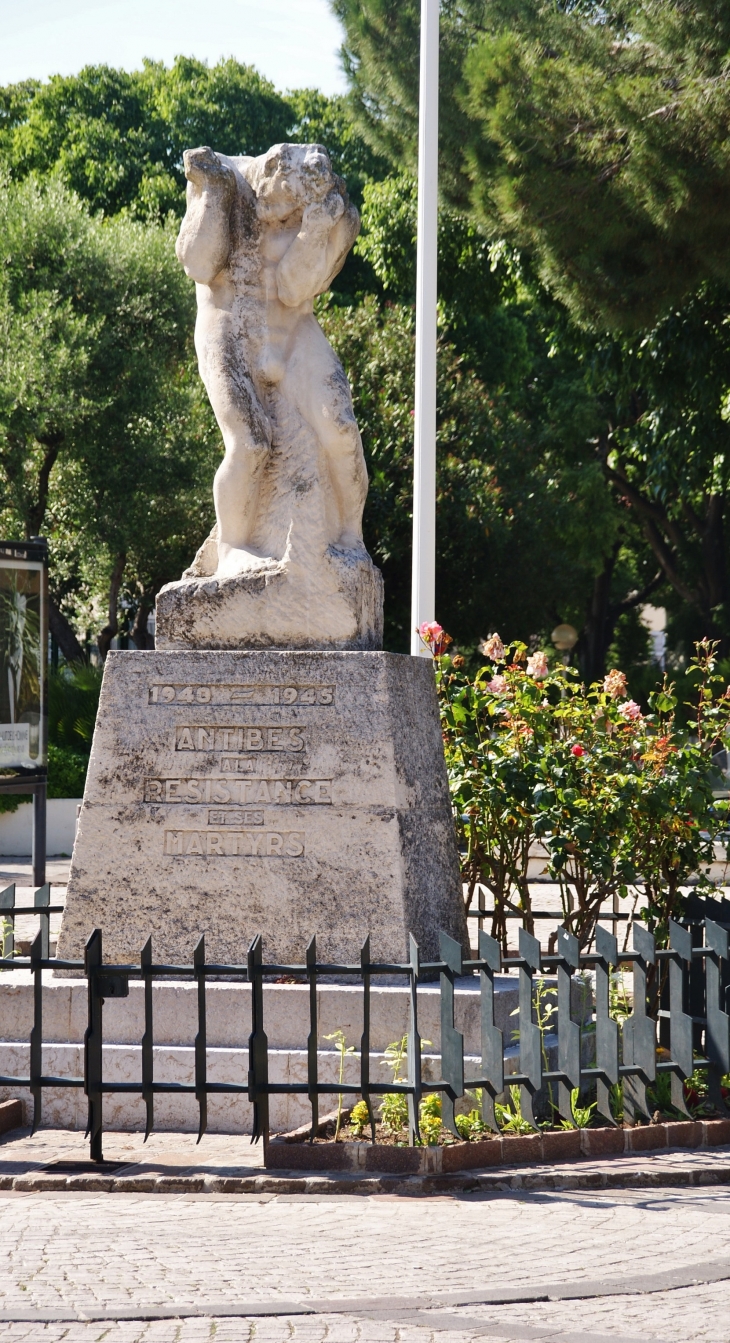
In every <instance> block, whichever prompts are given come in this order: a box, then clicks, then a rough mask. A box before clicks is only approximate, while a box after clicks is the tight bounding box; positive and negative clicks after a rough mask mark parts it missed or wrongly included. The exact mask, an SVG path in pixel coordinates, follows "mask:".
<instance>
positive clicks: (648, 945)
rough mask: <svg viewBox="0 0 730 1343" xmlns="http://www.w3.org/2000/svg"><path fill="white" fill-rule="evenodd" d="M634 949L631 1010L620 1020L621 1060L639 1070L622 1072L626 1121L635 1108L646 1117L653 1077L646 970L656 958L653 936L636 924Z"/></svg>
mask: <svg viewBox="0 0 730 1343" xmlns="http://www.w3.org/2000/svg"><path fill="white" fill-rule="evenodd" d="M633 941H634V951H635V952H636V953H637V955H636V959H635V960H634V1010H633V1012H632V1013H631V1016H630V1017H627V1019H626V1021H625V1022H624V1026H623V1031H622V1043H623V1050H622V1052H623V1060H624V1064H625V1065H629V1066H633V1067H636V1068H639V1069H640V1072H639V1073H638V1074H637V1073H634V1074H632V1075H629V1076H626V1075H624V1079H623V1083H624V1085H623V1092H624V1114H625V1115H626V1117H627V1118H628V1119H629V1120H633V1119H634V1118H635V1117H636V1111H637V1110H638V1111H639V1113H640V1114H643V1115H644V1116H645V1118H646V1119H649V1118H651V1116H650V1114H649V1107H648V1101H647V1099H646V1088H647V1085H648V1084H649V1082H653V1081H654V1079H655V1077H656V1023H655V1022H654V1021H653V1020H652V1018H651V1017H648V1016H647V1014H646V972H647V969H648V967H649V966H650V965H653V964H654V962H655V958H656V953H655V944H654V936H653V934H652V933H650V932H648V931H647V929H646V928H642V926H641V924H640V923H635V924H634V926H633Z"/></svg>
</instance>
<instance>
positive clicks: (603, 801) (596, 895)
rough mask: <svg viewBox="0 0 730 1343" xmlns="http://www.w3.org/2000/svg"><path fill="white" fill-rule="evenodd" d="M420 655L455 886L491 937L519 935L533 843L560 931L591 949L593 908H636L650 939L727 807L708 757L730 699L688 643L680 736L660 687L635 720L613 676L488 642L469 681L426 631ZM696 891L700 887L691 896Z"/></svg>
mask: <svg viewBox="0 0 730 1343" xmlns="http://www.w3.org/2000/svg"><path fill="white" fill-rule="evenodd" d="M422 637H423V638H424V641H425V642H426V643H427V644H428V645H429V647H430V648H431V651H432V653H433V654H434V662H435V668H436V679H437V686H438V692H439V701H440V707H441V722H442V729H443V735H444V746H445V751H446V761H447V767H448V773H449V783H450V788H451V797H452V802H453V807H454V816H455V819H456V825H457V830H458V835H459V840H460V848H461V853H462V863H463V877H464V881H465V883H466V885H467V898H468V900H469V902H471V900H472V898H473V894H474V891H475V889H476V886H477V884H478V883H482V884H483V885H484V886H485V887H486V888H487V889H488V890H489V891H490V892H491V894H492V896H493V899H494V915H493V920H492V933H493V936H495V937H496V938H498V939H499V940H500V941H501V943H502V945H503V946H505V947H506V936H507V919H506V915H507V914H517V915H519V916H520V918H521V919H522V921H523V923H524V926H525V927H526V928H527V929H528V930H529V931H530V932H534V920H533V915H532V900H531V893H530V888H529V883H528V879H527V873H528V858H529V852H530V846H531V845H532V844H533V843H534V842H535V841H536V840H540V841H542V843H543V844H544V845H545V848H546V850H547V854H548V864H547V871H548V875H549V876H550V877H552V878H553V880H554V881H555V882H556V883H557V885H558V887H559V889H560V896H561V901H562V911H563V920H564V924H565V926H566V927H567V928H569V929H570V930H571V931H572V932H573V933H575V935H576V936H577V938H578V940H579V942H580V944H581V946H582V947H584V948H585V947H586V946H588V945H589V944H590V942H591V940H592V937H593V934H594V931H595V926H596V921H597V919H598V916H599V914H600V913H601V911H602V910H603V911H604V912H605V911H606V910H607V908H608V903H609V902H611V903H612V904H613V903H618V902H620V901H626V900H627V898H630V897H634V898H636V897H637V895H638V894H639V893H641V891H642V890H643V891H644V892H645V893H646V897H647V907H646V912H645V917H646V919H647V921H648V924H649V927H650V928H651V929H652V930H653V931H654V932H655V933H656V934H657V936H658V937H659V939H660V940H663V939H664V938H665V935H666V930H667V921H668V919H669V918H670V917H676V916H677V915H678V914H680V913H681V907H682V899H683V896H682V887H683V885H684V884H685V883H686V882H687V880H688V878H689V877H690V876H692V875H693V874H695V873H698V872H700V873H701V869H702V867H703V866H705V865H707V864H708V863H709V862H710V861H711V859H712V856H713V849H712V840H713V836H714V835H715V834H716V833H717V831H718V830H719V829H721V828H722V827H723V826H724V825H726V812H727V804H726V803H724V802H718V801H717V800H716V799H715V797H714V795H713V782H714V780H715V778H716V771H715V767H714V766H713V761H712V756H713V752H714V751H715V750H716V749H717V747H718V745H720V744H724V742H725V739H726V736H727V733H728V726H729V724H730V688H726V687H725V685H724V680H723V678H722V677H720V676H719V675H718V673H717V670H716V646H715V645H713V644H711V643H710V642H708V641H707V640H705V641H703V642H702V643H700V644H698V645H697V649H696V656H695V659H694V661H693V662H692V664H691V668H690V672H691V677H692V681H693V684H694V685H695V688H696V694H695V697H694V703H693V705H692V713H691V721H690V726H689V728H684V727H682V726H680V725H679V723H678V722H677V713H676V711H677V707H678V706H677V698H676V696H675V694H674V687H673V685H672V684H671V682H670V681H669V679H668V677H665V678H664V683H663V684H662V685H661V686H660V687H659V688H658V689H657V690H656V692H655V693H654V694H653V695H652V696H651V700H650V712H649V713H646V714H645V713H643V712H642V710H641V708H640V706H639V705H638V704H636V703H635V702H634V701H633V700H629V699H627V698H626V678H625V676H624V675H623V673H622V672H620V671H618V670H612V671H611V672H609V674H608V675H607V676H606V678H605V680H604V681H603V682H596V683H595V684H593V685H591V686H588V687H587V686H585V685H583V684H582V683H581V681H580V677H579V675H578V673H577V672H576V671H574V670H573V669H572V668H566V667H564V666H562V664H558V665H552V666H551V665H550V663H549V659H548V657H547V656H546V654H545V653H533V654H532V655H531V656H529V657H528V656H527V648H526V646H525V645H524V644H521V643H513V644H511V645H507V646H505V645H504V644H503V642H502V640H501V639H500V638H499V635H496V634H495V635H492V636H491V637H490V638H489V639H487V640H485V641H484V642H483V644H482V645H481V652H482V654H483V656H484V657H485V665H484V666H483V667H482V668H480V670H479V671H478V672H477V674H476V675H475V676H474V677H471V676H469V675H468V674H467V672H466V670H465V668H464V660H463V658H461V657H459V656H458V655H456V656H451V655H449V654H448V653H447V652H446V649H447V647H448V646H449V643H450V641H448V642H447V640H448V636H446V635H445V634H444V631H443V630H442V629H441V627H440V626H437V625H435V624H432V625H430V626H429V627H428V628H426V627H423V629H422ZM708 885H709V883H708V880H707V878H706V877H705V876H702V875H701V876H700V888H702V887H703V886H704V887H705V888H707V887H708Z"/></svg>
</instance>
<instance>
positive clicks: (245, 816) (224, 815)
mask: <svg viewBox="0 0 730 1343" xmlns="http://www.w3.org/2000/svg"><path fill="white" fill-rule="evenodd" d="M263 823H264V813H263V812H262V811H209V812H208V825H239V826H245V827H248V826H250V825H263Z"/></svg>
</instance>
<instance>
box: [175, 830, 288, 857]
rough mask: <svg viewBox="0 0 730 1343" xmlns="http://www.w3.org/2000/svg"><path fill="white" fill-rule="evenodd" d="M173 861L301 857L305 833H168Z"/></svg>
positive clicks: (209, 831)
mask: <svg viewBox="0 0 730 1343" xmlns="http://www.w3.org/2000/svg"><path fill="white" fill-rule="evenodd" d="M165 853H166V854H167V855H168V856H170V857H173V858H193V857H198V858H301V857H302V855H303V854H304V832H303V831H302V830H220V831H214V830H166V831H165Z"/></svg>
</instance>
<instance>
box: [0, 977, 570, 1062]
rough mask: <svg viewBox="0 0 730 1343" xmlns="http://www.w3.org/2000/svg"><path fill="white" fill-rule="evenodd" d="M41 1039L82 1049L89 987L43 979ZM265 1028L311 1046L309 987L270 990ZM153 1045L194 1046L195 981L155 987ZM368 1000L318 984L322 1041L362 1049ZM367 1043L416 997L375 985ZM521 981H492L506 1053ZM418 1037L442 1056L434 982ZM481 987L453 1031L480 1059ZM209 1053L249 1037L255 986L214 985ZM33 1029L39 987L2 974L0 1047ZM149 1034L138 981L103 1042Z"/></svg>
mask: <svg viewBox="0 0 730 1343" xmlns="http://www.w3.org/2000/svg"><path fill="white" fill-rule="evenodd" d="M43 980H44V982H43V1038H44V1040H55V1041H69V1042H71V1043H81V1042H82V1041H83V1038H84V1031H85V1030H86V1023H87V988H86V981H85V980H72V979H54V978H52V977H51V975H50V974H44V976H43ZM544 982H545V985H546V986H547V987H546V998H547V999H548V1000H551V1001H555V996H556V995H555V987H554V985H555V980H554V979H550V978H546V979H545V981H544ZM263 992H264V1029H265V1031H266V1034H267V1036H268V1040H269V1046H270V1047H271V1048H275V1049H288V1050H296V1049H301V1048H302V1047H304V1046H305V1044H306V1040H307V1036H308V1034H309V1028H310V1026H309V988H308V987H307V985H306V984H265V985H264V991H263ZM152 995H153V1012H154V1039H155V1043H156V1044H159V1045H171V1046H182V1047H185V1046H190V1045H192V1043H193V1040H194V1038H195V1035H196V1033H197V1029H198V1018H197V987H196V985H195V984H194V983H193V982H192V981H183V980H163V981H157V982H155V983H154V984H153V986H152ZM362 1002H363V994H362V987H361V986H360V985H353V984H332V983H328V984H320V985H318V988H317V1008H318V1029H319V1039H320V1042H322V1041H324V1038H325V1036H327V1035H330V1034H332V1033H333V1032H334V1031H337V1030H341V1031H343V1032H344V1034H345V1037H346V1039H347V1043H348V1045H355V1047H356V1048H359V1045H360V1037H361V1034H362ZM370 1002H371V1005H370V1044H371V1048H373V1049H375V1050H384V1049H386V1048H387V1046H388V1045H389V1044H391V1043H392V1042H394V1041H397V1040H400V1039H401V1038H402V1037H403V1035H405V1033H406V1031H407V1030H408V1010H409V990H408V988H407V987H406V986H405V985H395V984H393V985H377V986H374V987H373V988H372V990H371V1000H370ZM517 1005H518V979H517V976H516V975H497V976H495V1021H496V1024H497V1026H498V1027H499V1028H500V1030H502V1031H503V1033H504V1044H505V1048H507V1047H508V1046H510V1045H511V1044H512V1043H513V1042H514V1038H515V1033H516V1031H517V1016H516V1015H515V1012H516V1009H517ZM418 1011H419V1030H420V1034H421V1037H422V1039H423V1040H427V1041H429V1042H430V1044H431V1045H432V1046H433V1048H434V1049H435V1050H436V1051H438V1049H439V1048H440V1040H441V1015H440V1014H441V1006H440V993H439V986H438V984H437V983H434V984H425V985H422V986H421V987H420V988H419V990H418ZM480 1011H481V1007H480V995H479V984H478V979H477V978H476V976H471V977H466V976H465V977H464V978H463V979H460V980H459V981H458V983H457V989H456V1012H455V1015H456V1025H457V1029H458V1030H460V1031H462V1032H463V1034H464V1042H465V1048H466V1049H467V1050H468V1051H469V1052H471V1053H474V1054H476V1053H478V1052H480V1050H481V1018H480ZM572 1013H573V1018H574V1020H576V1021H581V1022H582V1023H584V1024H586V1023H587V1022H588V1021H589V1020H590V1017H591V1013H592V1003H591V989H590V984H589V983H588V982H587V981H585V980H582V979H574V980H573V985H572ZM206 1015H207V1035H208V1044H209V1045H210V1046H212V1047H215V1048H233V1049H236V1048H242V1047H243V1046H246V1045H247V1044H248V1035H249V1031H250V1029H251V1006H250V987H249V985H247V984H233V983H225V982H217V981H215V982H211V983H209V984H208V987H207V993H206ZM32 1025H33V981H32V976H31V974H30V972H29V971H27V970H12V971H7V972H3V973H2V975H0V1040H9V1041H15V1040H27V1039H28V1038H29V1036H30V1031H31V1028H32ZM143 1032H144V989H143V985H142V983H141V981H139V980H138V981H135V980H131V981H130V984H129V997H128V998H119V999H110V1000H108V1001H107V1002H106V1003H105V1005H104V1040H105V1041H106V1042H107V1043H109V1044H119V1045H126V1044H131V1045H136V1044H138V1043H139V1041H141V1039H142V1035H143Z"/></svg>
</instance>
